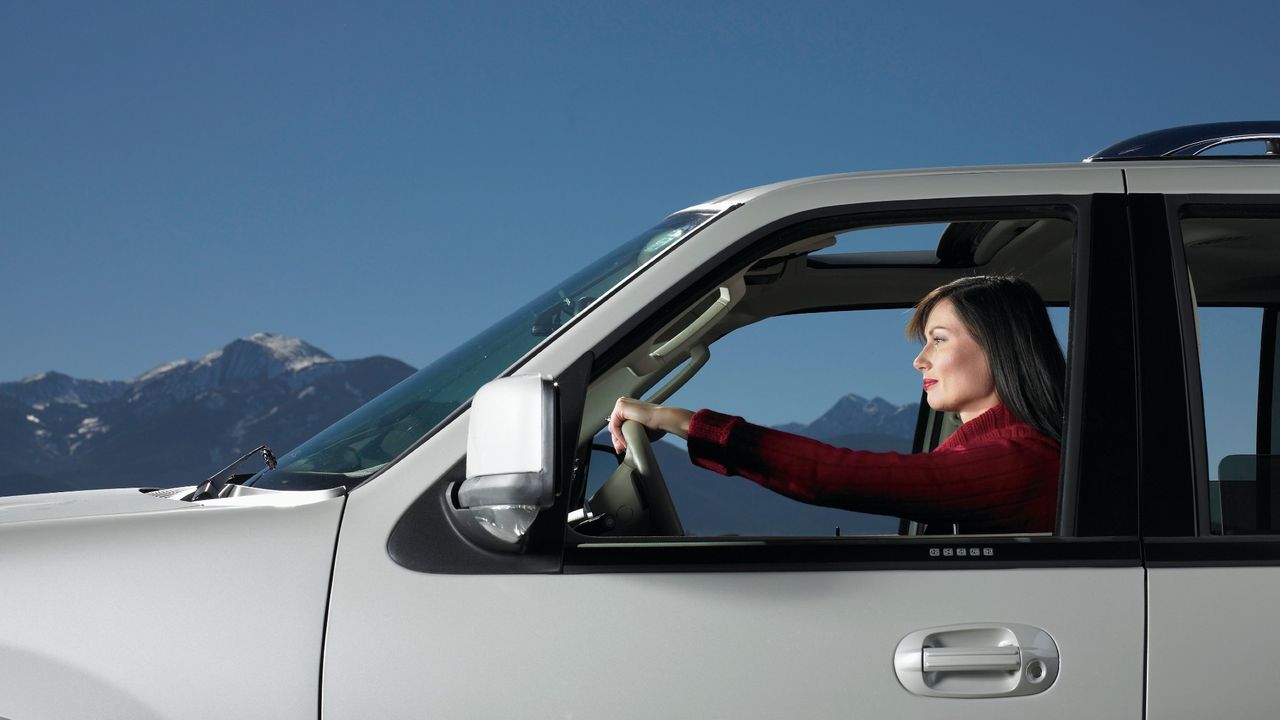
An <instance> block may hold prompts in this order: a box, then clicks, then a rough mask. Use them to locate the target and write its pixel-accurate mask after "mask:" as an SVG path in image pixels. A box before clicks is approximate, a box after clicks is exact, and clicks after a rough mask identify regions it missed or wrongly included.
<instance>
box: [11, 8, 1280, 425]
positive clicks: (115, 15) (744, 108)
mask: <svg viewBox="0 0 1280 720" xmlns="http://www.w3.org/2000/svg"><path fill="white" fill-rule="evenodd" d="M1152 7H1154V6H1151V5H1150V4H1143V3H1125V2H1107V3H1073V4H1070V5H1063V4H1060V3H1054V4H1041V3H1026V2H1007V3H983V2H973V3H950V2H936V3H901V4H897V3H893V4H891V3H885V4H882V5H873V4H870V3H848V2H792V3H764V2H743V3H696V2H678V3H677V2H647V3H635V4H621V3H600V2H593V3H587V2H583V3H566V2H550V3H492V2H473V3H465V4H464V3H448V4H445V3H428V2H421V3H383V2H362V3H358V4H357V3H345V4H337V3H325V2H307V3H274V2H228V3H188V2H176V3H175V2H155V3H118V4H117V3H111V4H108V3H90V2H79V3H67V2H41V3H34V2H16V1H14V2H7V3H3V4H0V87H2V88H3V89H4V100H3V102H0V138H2V142H3V148H4V151H3V154H2V157H3V163H2V164H0V168H2V169H0V268H2V269H3V277H4V282H3V283H0V333H3V337H5V338H6V342H5V343H4V346H5V351H4V352H3V353H0V380H12V379H17V378H20V377H23V376H25V375H29V374H32V373H36V372H40V371H44V370H59V371H62V372H66V373H69V374H72V375H76V376H79V377H96V378H104V379H106V378H127V377H131V376H134V375H137V374H140V373H142V372H144V371H145V370H147V369H149V368H151V367H153V366H155V365H158V364H160V363H162V362H165V361H168V360H172V359H176V358H192V357H198V356H200V355H202V354H204V353H206V352H208V351H211V350H213V349H216V348H218V347H220V346H222V345H223V344H225V343H227V342H229V341H230V340H232V339H234V338H236V337H241V336H245V335H249V334H251V333H254V332H257V331H267V332H274V333H280V334H285V335H292V336H297V337H302V338H304V339H306V340H308V341H309V342H311V343H313V344H315V345H317V346H319V347H321V348H324V349H325V350H327V351H329V352H330V353H332V354H333V355H335V356H337V357H340V358H349V357H363V356H367V355H371V354H385V355H390V356H393V357H397V358H400V359H402V360H405V361H406V362H409V363H411V364H413V365H415V366H422V365H424V364H426V363H428V362H430V361H431V360H433V359H434V358H436V357H438V356H439V355H441V354H443V353H444V352H445V351H447V350H448V349H450V348H452V347H454V346H455V345H457V344H458V343H460V342H461V341H463V340H465V339H466V338H468V337H469V336H470V335H472V334H474V333H475V332H477V331H478V330H480V329H482V328H483V327H485V326H487V325H488V324H490V323H491V322H493V321H495V320H497V319H498V318H500V317H502V316H503V315H505V314H506V313H507V312H508V311H509V310H511V309H512V308H514V307H516V306H518V305H520V304H522V303H523V302H524V301H525V300H526V299H527V298H529V297H531V296H533V295H534V294H536V293H538V292H540V291H541V290H543V289H545V288H546V287H548V286H550V285H551V284H552V283H553V282H555V281H556V280H558V279H560V278H561V277H563V276H566V275H568V274H569V273H570V272H571V271H573V270H575V269H576V268H577V267H580V266H581V265H583V264H585V263H586V262H588V261H590V260H592V259H594V258H595V257H597V256H599V255H601V254H603V253H604V252H605V251H606V250H607V249H609V248H611V247H612V246H614V245H616V244H618V243H619V242H621V241H623V240H625V239H627V238H629V237H631V236H632V235H634V234H635V233H636V232H637V231H639V230H641V229H643V228H645V227H648V226H649V225H652V224H653V223H655V222H656V221H657V220H658V219H660V218H661V217H663V216H664V215H666V214H667V213H669V212H671V211H673V210H677V209H679V208H681V207H685V206H688V205H690V204H693V203H695V202H698V201H700V200H704V199H707V198H710V197H714V196H717V195H721V194H723V193H726V192H729V191H732V190H735V189H738V188H742V187H747V186H751V185H756V184H760V183H765V182H770V181H774V180H780V179H785V178H790V177H797V176H804V175H814V174H821V173H828V172H839V171H856V170H869V169H877V168H894V167H919V166H934V165H963V164H991V163H1021V162H1074V161H1078V160H1079V159H1080V158H1082V157H1084V156H1085V155H1087V154H1089V153H1091V152H1093V151H1094V150H1097V149H1099V148H1101V147H1103V146H1106V145H1108V144H1110V143H1112V142H1114V141H1116V140H1119V139H1121V138H1124V137H1128V136H1131V135H1134V134H1136V133H1139V132H1143V131H1147V130H1151V129H1155V128H1160V127H1168V126H1173V125H1181V124H1187V123H1194V122H1207V121H1214V120H1223V119H1257V118H1277V117H1280V96H1277V94H1276V93H1275V92H1272V91H1271V90H1270V89H1269V86H1268V85H1267V83H1266V81H1265V77H1266V76H1267V73H1268V72H1269V71H1270V70H1271V69H1272V68H1273V67H1274V66H1275V61H1276V59H1277V50H1276V45H1275V41H1274V33H1271V32H1269V29H1268V28H1269V25H1268V23H1267V22H1266V20H1267V18H1269V17H1271V16H1272V15H1273V14H1274V5H1272V4H1263V3H1231V2H1218V3H1213V4H1202V5H1199V6H1195V5H1191V4H1186V5H1183V4H1166V5H1162V6H1160V8H1161V9H1160V12H1159V13H1158V14H1153V13H1152V11H1151V9H1150V8H1152ZM913 354H914V351H913V350H912V349H911V347H910V346H908V345H906V344H905V343H904V346H903V353H902V355H903V357H902V366H903V371H904V377H905V378H906V380H907V381H909V382H910V383H911V385H912V386H914V384H915V382H916V378H915V375H914V373H912V372H911V371H910V368H909V365H908V364H909V362H910V358H911V356H912V355H913ZM833 355H834V354H833ZM823 361H824V362H830V363H835V362H836V359H835V357H832V358H829V359H825V360H823ZM827 370H828V371H830V372H850V369H849V367H848V365H847V363H845V364H844V365H841V366H839V367H837V366H835V365H834V364H833V365H832V366H831V367H829V368H827ZM855 370H856V368H855ZM850 385H851V387H849V388H848V390H849V391H854V390H858V389H859V388H858V387H856V385H857V383H856V382H854V383H850ZM890 399H893V400H897V401H902V400H904V399H910V398H901V397H898V398H890ZM790 412H793V410H791V409H787V410H786V411H783V410H778V413H779V414H780V415H785V414H787V413H790ZM794 412H797V413H798V412H802V411H801V410H800V409H795V410H794ZM803 412H808V411H807V410H805V411H803ZM783 419H805V420H808V419H812V418H811V417H799V418H793V417H779V418H777V420H778V421H781V420H783Z"/></svg>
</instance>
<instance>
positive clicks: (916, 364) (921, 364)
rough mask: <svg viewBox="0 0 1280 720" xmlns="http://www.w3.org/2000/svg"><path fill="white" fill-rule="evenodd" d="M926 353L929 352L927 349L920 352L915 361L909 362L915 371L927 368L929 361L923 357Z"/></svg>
mask: <svg viewBox="0 0 1280 720" xmlns="http://www.w3.org/2000/svg"><path fill="white" fill-rule="evenodd" d="M927 352H929V348H927V347H926V348H924V349H923V350H921V351H920V354H919V355H916V359H915V360H912V361H911V367H913V368H915V369H917V370H925V369H926V368H928V367H929V360H928V359H927V358H925V356H924V355H925V353H927Z"/></svg>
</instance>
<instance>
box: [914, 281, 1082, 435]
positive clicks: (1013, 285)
mask: <svg viewBox="0 0 1280 720" xmlns="http://www.w3.org/2000/svg"><path fill="white" fill-rule="evenodd" d="M943 300H950V301H951V305H952V307H954V308H955V310H956V314H957V315H959V316H960V320H961V322H963V323H964V324H965V327H966V328H967V329H968V330H969V334H970V335H972V336H973V339H974V340H975V341H977V343H978V347H980V348H982V351H983V352H984V353H985V354H986V356H987V364H989V365H990V366H991V375H992V377H993V379H994V380H995V386H996V394H997V395H999V396H1000V402H1002V403H1004V406H1005V407H1007V408H1009V411H1010V412H1012V413H1013V414H1014V416H1015V417H1017V418H1018V419H1019V420H1021V421H1022V422H1024V423H1026V424H1028V425H1030V426H1031V427H1033V428H1035V429H1036V430H1038V431H1040V432H1041V433H1042V434H1044V435H1048V436H1049V437H1051V438H1053V439H1054V440H1056V441H1058V442H1062V403H1063V399H1062V396H1063V386H1064V384H1065V382H1066V367H1067V362H1066V360H1065V359H1064V358H1063V357H1062V348H1060V347H1059V346H1058V339H1057V337H1056V336H1055V335H1054V334H1053V325H1052V324H1050V322H1049V313H1048V311H1047V310H1045V306H1044V300H1042V299H1041V298H1040V294H1039V293H1037V292H1036V289H1035V288H1033V287H1031V283H1029V282H1027V281H1026V280H1023V279H1021V278H1015V277H1008V276H1004V275H978V276H975V277H966V278H960V279H959V280H954V281H952V282H949V283H947V284H946V285H943V286H942V287H939V288H935V289H934V290H932V291H930V293H929V294H928V295H925V296H924V298H923V299H921V300H920V302H919V303H917V304H916V309H915V313H914V314H913V315H912V316H911V321H910V322H908V323H907V337H910V338H914V339H916V340H919V341H921V342H924V341H925V340H926V338H925V322H926V320H927V319H928V317H929V312H930V311H931V310H933V308H934V306H936V305H937V304H938V303H939V302H941V301H943Z"/></svg>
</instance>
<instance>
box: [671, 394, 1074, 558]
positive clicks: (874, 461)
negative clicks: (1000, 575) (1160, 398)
mask: <svg viewBox="0 0 1280 720" xmlns="http://www.w3.org/2000/svg"><path fill="white" fill-rule="evenodd" d="M1058 453H1059V447H1058V443H1056V442H1054V441H1053V440H1051V439H1050V438H1048V437H1046V436H1044V435H1041V434H1040V433H1039V432H1037V431H1036V430H1035V429H1034V428H1032V427H1031V426H1030V425H1027V424H1026V423H1024V422H1022V421H1020V420H1018V419H1017V418H1016V417H1014V416H1013V413H1011V412H1009V411H1008V410H1007V409H1006V408H1005V407H1004V406H1003V405H997V406H995V407H993V408H991V409H990V410H988V411H986V412H984V413H983V414H981V415H979V416H978V417H976V418H974V419H972V420H970V421H969V422H967V423H965V424H963V425H961V426H960V428H959V429H958V430H956V431H955V432H954V433H953V434H952V435H951V437H949V438H947V439H946V441H945V442H943V443H942V444H941V445H939V446H938V447H937V448H935V449H934V450H933V451H932V452H928V453H919V454H915V455H903V454H901V453H896V452H870V451H866V450H847V449H845V448H838V447H833V446H831V445H827V444H825V443H821V442H818V441H817V440H811V439H809V438H806V437H801V436H799V435H792V434H791V433H785V432H782V431H780V430H771V429H769V428H766V427H761V426H759V425H752V424H751V423H748V422H746V421H745V420H743V419H742V418H740V417H732V416H729V415H722V414H721V413H718V412H714V411H712V410H700V411H698V412H697V413H696V414H694V416H693V419H692V421H690V423H689V458H690V459H691V460H693V462H694V464H696V465H700V466H701V467H704V468H707V469H708V470H713V471H715V472H718V473H721V474H723V475H741V476H743V477H745V478H748V479H750V480H753V481H755V482H756V483H759V484H760V485H763V486H764V487H767V488H769V489H770V490H773V491H774V492H778V493H781V494H783V495H786V496H788V497H792V498H795V499H797V500H801V501H803V502H807V503H811V504H813V505H827V506H831V507H838V508H845V509H847V510H857V511H859V512H867V513H875V514H878V515H893V516H897V517H901V518H906V519H909V520H916V521H918V522H923V523H929V524H931V525H932V524H942V525H950V524H952V523H955V524H957V525H959V526H960V530H961V531H962V532H966V533H975V532H976V533H1022V532H1052V531H1053V522H1054V509H1055V506H1056V505H1057V499H1058Z"/></svg>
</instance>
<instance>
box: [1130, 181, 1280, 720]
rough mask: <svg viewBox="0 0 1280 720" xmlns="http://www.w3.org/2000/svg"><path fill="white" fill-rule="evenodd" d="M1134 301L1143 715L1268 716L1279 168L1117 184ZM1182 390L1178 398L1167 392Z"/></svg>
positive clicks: (1275, 526)
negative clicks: (1134, 274) (1129, 211)
mask: <svg viewBox="0 0 1280 720" xmlns="http://www.w3.org/2000/svg"><path fill="white" fill-rule="evenodd" d="M1126 172H1127V174H1128V176H1129V187H1130V190H1131V191H1132V192H1133V193H1134V223H1135V235H1136V236H1137V237H1139V238H1140V240H1139V243H1140V245H1142V246H1143V247H1144V248H1145V250H1144V251H1143V252H1142V254H1141V257H1142V258H1143V259H1144V262H1145V263H1146V264H1147V267H1146V268H1145V269H1144V270H1142V271H1140V275H1141V276H1142V277H1143V278H1144V279H1143V280H1142V281H1141V282H1140V286H1139V288H1138V289H1139V293H1140V298H1141V299H1140V303H1142V308H1141V312H1140V317H1141V318H1142V322H1141V323H1140V328H1141V326H1143V325H1145V326H1146V328H1147V329H1146V330H1141V329H1140V333H1141V336H1140V337H1141V341H1140V347H1141V348H1142V352H1141V353H1140V354H1141V355H1142V357H1147V358H1151V360H1144V361H1142V362H1141V365H1142V368H1143V375H1142V376H1143V381H1142V385H1143V393H1142V394H1143V398H1144V400H1143V405H1144V414H1145V415H1146V416H1148V417H1150V418H1151V421H1150V422H1148V423H1147V424H1146V425H1145V426H1144V428H1143V464H1144V475H1143V481H1144V488H1145V490H1144V493H1143V496H1144V498H1146V500H1145V501H1144V518H1145V521H1144V535H1145V538H1144V541H1145V544H1146V555H1147V559H1148V566H1149V571H1148V577H1149V590H1148V634H1149V643H1148V678H1147V716H1148V717H1150V718H1153V719H1157V718H1188V717H1206V716H1230V717H1237V718H1264V717H1274V716H1275V712H1276V711H1275V708H1276V707H1277V705H1278V704H1280V691H1278V690H1277V689H1276V688H1275V687H1274V684H1271V683H1268V682H1266V680H1265V673H1264V674H1261V675H1260V674H1259V673H1258V672H1257V669H1258V668H1260V667H1262V666H1263V665H1264V664H1265V663H1266V662H1267V661H1268V659H1267V657H1266V654H1267V651H1266V648H1268V647H1270V646H1271V644H1272V643H1273V641H1274V640H1275V639H1276V638H1275V637H1274V636H1275V631H1274V627H1275V622H1274V612H1275V610H1274V609H1275V607H1277V605H1278V604H1280V568H1278V567H1277V566H1276V560H1277V558H1280V515H1277V510H1278V509H1280V508H1277V500H1278V499H1280V493H1278V492H1277V487H1276V485H1275V483H1274V481H1275V478H1276V477H1280V464H1277V462H1276V458H1277V457H1278V456H1277V454H1276V453H1277V448H1280V436H1277V434H1276V433H1277V430H1278V429H1280V415H1278V414H1277V411H1278V409H1280V402H1278V400H1277V397H1276V388H1280V384H1278V383H1277V380H1278V379H1280V377H1278V374H1277V373H1278V368H1277V363H1276V349H1277V348H1276V314H1277V308H1280V262H1278V259H1280V168H1277V167H1275V166H1274V165H1269V164H1268V163H1266V162H1265V161H1262V162H1250V163H1234V164H1233V163H1223V162H1221V161H1219V162H1216V163H1215V162H1211V161H1200V162H1199V163H1180V164H1178V165H1166V164H1161V165H1160V166H1157V167H1140V168H1132V169H1129V170H1127V171H1126ZM1184 386H1185V387H1186V388H1187V391H1186V392H1185V393H1184V392H1173V391H1171V389H1174V388H1180V387H1184Z"/></svg>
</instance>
